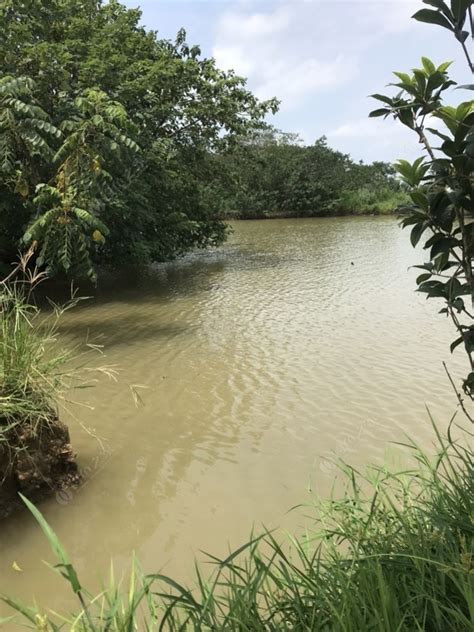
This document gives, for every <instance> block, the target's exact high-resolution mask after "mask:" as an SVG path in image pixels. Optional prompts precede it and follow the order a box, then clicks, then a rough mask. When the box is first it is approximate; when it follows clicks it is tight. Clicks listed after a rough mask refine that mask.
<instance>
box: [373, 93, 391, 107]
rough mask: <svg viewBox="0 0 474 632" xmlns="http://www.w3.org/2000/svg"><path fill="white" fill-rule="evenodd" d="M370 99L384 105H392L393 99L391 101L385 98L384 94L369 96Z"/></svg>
mask: <svg viewBox="0 0 474 632" xmlns="http://www.w3.org/2000/svg"><path fill="white" fill-rule="evenodd" d="M370 98H371V99H377V101H382V103H386V104H387V105H392V104H393V99H391V98H390V97H387V96H385V95H384V94H371V95H370Z"/></svg>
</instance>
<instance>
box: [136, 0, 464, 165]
mask: <svg viewBox="0 0 474 632" xmlns="http://www.w3.org/2000/svg"><path fill="white" fill-rule="evenodd" d="M125 4H127V5H128V6H130V7H136V6H140V7H141V9H142V11H143V18H142V21H143V24H144V25H145V26H146V27H148V28H150V29H154V30H158V32H159V34H160V36H161V37H165V38H174V36H175V34H176V32H177V31H178V29H179V28H181V27H184V28H185V29H186V31H187V33H188V42H189V43H190V44H199V45H200V46H201V49H202V52H203V54H204V55H206V56H213V57H215V58H216V60H217V63H218V65H219V66H220V67H221V68H223V69H231V68H232V69H234V70H235V71H236V72H237V73H238V74H241V75H243V76H245V77H247V79H248V86H249V88H250V89H251V90H252V91H253V92H254V93H255V94H256V95H257V96H259V97H260V98H262V99H264V98H269V97H272V96H276V97H277V98H278V99H280V100H281V106H280V111H279V113H278V114H277V115H275V116H272V117H270V118H269V122H271V123H272V124H273V125H275V126H276V127H278V128H280V129H282V130H284V131H289V132H297V133H299V134H300V135H301V136H302V137H303V139H304V140H305V142H307V143H313V142H314V141H315V140H316V139H317V138H319V137H321V136H322V135H326V136H327V137H328V140H329V143H330V145H331V146H332V147H335V148H337V149H340V150H342V151H344V152H347V153H350V154H351V155H352V156H353V157H354V158H355V159H357V160H359V159H362V160H365V161H372V160H389V161H393V160H395V159H397V158H399V157H416V156H417V155H419V150H418V146H417V143H416V140H415V139H414V138H413V137H412V136H411V134H410V132H409V131H408V130H406V131H405V129H403V128H400V127H399V126H398V125H396V124H395V123H392V122H389V121H383V120H381V119H368V118H367V114H368V112H369V111H370V109H373V108H374V107H376V102H372V101H371V99H369V98H368V95H369V94H371V93H373V92H383V91H384V90H385V87H384V86H385V85H386V84H387V83H389V82H390V81H391V80H392V77H391V72H392V71H393V70H401V71H407V70H410V69H411V68H413V67H416V66H418V65H420V57H421V56H422V55H425V56H427V57H430V58H431V59H432V60H433V61H434V62H435V63H437V64H439V63H441V62H442V61H447V60H452V61H454V62H455V63H454V66H453V71H452V75H453V77H454V78H455V79H457V80H458V81H460V82H461V83H462V82H464V83H467V82H469V81H470V77H469V73H468V71H467V66H466V64H465V62H464V60H463V57H462V52H461V51H460V50H458V46H459V45H456V42H455V40H454V38H453V37H452V36H451V35H450V34H449V32H448V31H446V30H445V29H442V28H439V27H435V26H428V25H425V24H419V23H417V22H415V21H414V20H410V16H411V15H412V14H413V13H414V12H415V11H416V10H417V9H419V8H420V7H422V6H424V5H423V4H422V3H421V0H419V1H412V0H351V1H346V0H265V1H261V0H260V1H259V0H141V1H140V0H125ZM459 94H460V93H459V92H458V93H457V95H456V97H458V96H459ZM465 98H467V96H466V97H465Z"/></svg>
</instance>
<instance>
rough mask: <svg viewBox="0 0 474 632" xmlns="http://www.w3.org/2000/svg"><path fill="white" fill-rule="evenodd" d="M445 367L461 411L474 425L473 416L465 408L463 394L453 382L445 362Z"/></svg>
mask: <svg viewBox="0 0 474 632" xmlns="http://www.w3.org/2000/svg"><path fill="white" fill-rule="evenodd" d="M443 366H444V370H445V371H446V375H447V376H448V378H449V381H450V382H451V386H452V387H453V390H454V392H455V393H456V398H457V400H458V402H459V406H460V407H461V410H462V411H463V413H464V414H465V415H466V417H467V418H468V419H469V421H470V422H471V424H474V419H473V418H472V417H471V415H470V414H469V413H468V412H467V409H466V407H465V406H464V400H463V398H462V397H461V393H460V392H459V391H458V389H457V388H456V385H455V383H454V381H453V378H452V377H451V374H450V373H449V371H448V367H447V366H446V362H443Z"/></svg>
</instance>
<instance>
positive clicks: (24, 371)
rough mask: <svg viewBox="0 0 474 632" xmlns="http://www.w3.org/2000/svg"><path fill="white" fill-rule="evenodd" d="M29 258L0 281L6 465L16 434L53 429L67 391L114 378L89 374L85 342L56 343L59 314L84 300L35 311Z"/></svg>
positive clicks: (1, 436)
mask: <svg viewBox="0 0 474 632" xmlns="http://www.w3.org/2000/svg"><path fill="white" fill-rule="evenodd" d="M32 254H33V253H32V251H30V252H29V253H27V254H26V255H25V256H24V257H22V258H21V259H20V261H19V263H18V265H17V266H15V268H14V269H13V270H12V271H11V273H10V274H9V275H8V277H6V278H5V279H4V280H3V281H0V444H3V445H4V446H6V447H7V448H8V450H6V451H4V454H8V455H9V457H8V458H9V459H11V461H12V462H13V460H14V458H15V454H16V450H17V446H16V437H17V436H18V433H19V432H21V431H22V430H23V429H25V428H28V429H29V430H31V431H33V433H35V434H36V433H39V432H40V430H41V428H42V427H43V426H48V425H51V424H55V423H57V420H58V404H59V403H63V404H64V405H65V406H67V402H68V400H67V397H68V394H69V393H70V392H71V391H72V389H74V388H85V387H88V386H93V385H94V384H95V383H96V381H97V374H98V373H102V374H103V373H105V374H107V375H108V376H109V377H112V378H114V377H115V371H114V369H113V367H95V368H94V369H91V368H89V366H88V364H89V358H90V354H91V353H92V352H97V351H99V352H100V351H101V349H100V347H99V346H97V345H95V344H93V343H91V342H87V341H86V342H85V343H84V344H78V345H69V346H66V345H64V344H63V342H62V341H60V340H59V325H60V321H61V319H62V318H63V316H64V314H65V312H67V311H69V310H70V309H72V308H74V307H75V306H76V305H77V304H78V303H79V302H80V301H81V300H84V299H83V298H79V297H77V296H76V295H75V294H74V292H72V293H71V298H70V300H69V301H67V302H66V303H64V304H63V305H58V304H56V303H54V302H52V301H49V307H48V309H46V310H40V309H39V307H38V306H37V305H36V304H35V291H36V289H37V287H38V285H39V284H40V283H41V282H42V281H43V279H44V274H41V273H38V271H37V270H36V269H34V268H33V267H31V266H30V259H31V256H32ZM1 465H4V464H1ZM3 470H4V471H7V470H8V468H6V467H3ZM1 483H2V481H1V480H0V484H1Z"/></svg>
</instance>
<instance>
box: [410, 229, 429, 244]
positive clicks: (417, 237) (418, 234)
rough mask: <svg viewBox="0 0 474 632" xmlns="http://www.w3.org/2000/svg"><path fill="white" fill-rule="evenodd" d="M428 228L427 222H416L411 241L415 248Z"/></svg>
mask: <svg viewBox="0 0 474 632" xmlns="http://www.w3.org/2000/svg"><path fill="white" fill-rule="evenodd" d="M426 228H427V226H426V224H424V223H420V224H415V226H413V228H412V229H411V233H410V242H411V245H412V246H413V248H414V247H415V246H416V245H417V244H418V242H419V241H420V239H421V236H422V235H423V233H424V232H425V230H426Z"/></svg>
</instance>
